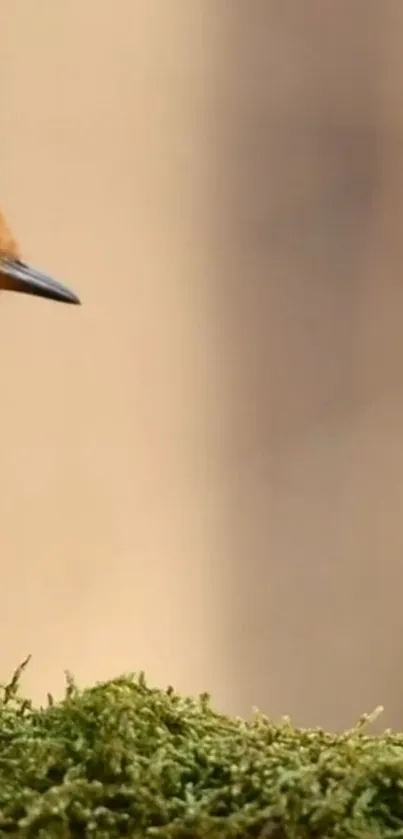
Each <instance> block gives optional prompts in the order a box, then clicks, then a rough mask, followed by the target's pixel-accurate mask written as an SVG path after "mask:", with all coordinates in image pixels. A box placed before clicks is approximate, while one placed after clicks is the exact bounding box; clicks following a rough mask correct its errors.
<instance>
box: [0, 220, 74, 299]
mask: <svg viewBox="0 0 403 839" xmlns="http://www.w3.org/2000/svg"><path fill="white" fill-rule="evenodd" d="M1 289H3V290H5V291H19V292H20V293H21V294H33V295H36V296H37V297H47V298H49V299H50V300H57V301H59V302H60V303H72V304H75V305H78V304H79V303H80V300H79V299H78V297H77V296H76V295H75V294H74V292H73V291H71V290H70V289H69V288H67V287H66V286H64V285H62V283H59V282H57V280H54V279H53V277H49V276H48V275H47V274H43V273H42V272H41V271H38V270H36V269H35V268H32V267H31V266H30V265H27V264H26V263H25V262H23V261H22V259H21V254H20V249H19V246H18V243H17V242H16V240H15V239H14V236H13V235H12V233H11V231H10V228H9V226H8V224H7V221H6V219H5V217H4V215H3V213H1V212H0V290H1Z"/></svg>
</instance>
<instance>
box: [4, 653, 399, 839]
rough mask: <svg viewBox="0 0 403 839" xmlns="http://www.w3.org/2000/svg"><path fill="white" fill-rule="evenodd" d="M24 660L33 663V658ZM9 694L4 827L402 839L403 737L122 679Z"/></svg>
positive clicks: (51, 832) (8, 831) (45, 832)
mask: <svg viewBox="0 0 403 839" xmlns="http://www.w3.org/2000/svg"><path fill="white" fill-rule="evenodd" d="M24 666H25V663H24ZM21 669H22V668H19V670H18V671H17V672H16V674H15V676H14V677H13V680H12V682H11V683H10V684H9V685H7V686H3V687H2V688H1V694H0V717H1V726H0V740H1V748H0V835H4V836H12V837H13V836H18V837H43V839H45V837H52V838H53V837H54V838H55V839H56V837H57V839H59V837H60V838H61V837H80V839H83V838H84V837H94V839H95V837H97V838H98V839H109V837H118V836H127V837H146V836H149V837H178V839H179V838H180V839H182V837H183V839H185V837H186V839H197V837H238V836H239V837H260V839H284V837H290V839H296V837H300V838H301V839H303V837H310V839H312V837H333V836H334V837H336V836H337V837H363V839H364V837H365V839H370V837H374V839H375V837H402V836H403V735H400V734H392V733H390V732H386V733H385V734H383V735H381V736H369V735H368V734H367V733H366V729H365V723H366V722H367V720H368V718H363V719H362V720H361V721H360V723H359V724H358V726H357V727H356V728H355V729H353V730H351V731H348V732H346V733H345V734H342V735H335V734H328V733H326V732H324V731H321V730H302V729H297V728H294V727H293V726H292V725H291V724H290V722H289V721H287V720H285V721H283V722H282V723H281V724H280V725H275V724H274V723H273V722H271V721H270V720H269V719H267V718H266V717H264V716H262V715H260V714H255V715H254V716H253V718H251V720H250V721H244V720H240V719H231V718H229V717H226V716H222V715H219V714H217V713H215V712H214V711H213V710H212V709H211V707H210V703H209V698H208V696H201V697H200V698H199V699H197V700H194V699H189V698H185V697H182V696H180V695H178V694H177V693H175V691H174V690H173V689H172V688H168V689H167V690H158V689H155V688H151V687H148V686H147V684H146V681H145V679H144V676H142V675H140V676H138V677H135V676H133V677H131V676H127V677H126V676H125V677H122V678H119V679H115V680H113V681H110V682H107V683H105V684H99V685H96V686H95V687H92V688H89V689H87V690H82V691H81V690H79V689H78V688H77V687H76V686H75V684H74V682H73V680H72V679H71V678H70V677H68V678H67V688H66V694H65V698H64V699H63V700H62V701H60V702H57V703H54V702H53V701H52V698H51V697H49V702H48V705H47V707H45V708H35V707H33V706H32V704H31V702H30V701H29V700H27V699H24V697H22V696H21V695H20V691H19V678H20V675H21Z"/></svg>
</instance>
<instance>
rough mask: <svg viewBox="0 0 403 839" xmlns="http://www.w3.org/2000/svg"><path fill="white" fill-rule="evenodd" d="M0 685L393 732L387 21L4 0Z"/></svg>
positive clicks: (402, 421) (397, 471) (398, 432)
mask: <svg viewBox="0 0 403 839" xmlns="http://www.w3.org/2000/svg"><path fill="white" fill-rule="evenodd" d="M1 13H2V38H1V49H0V73H1V80H2V94H1V96H2V98H1V102H2V107H1V111H0V121H1V122H0V129H1V130H0V152H1V154H0V183H1V200H2V202H3V204H4V207H5V208H6V209H7V212H8V214H9V218H10V221H11V223H12V225H13V227H14V228H15V229H16V230H17V231H18V234H19V236H20V239H21V241H22V242H23V244H24V252H25V256H26V258H27V259H30V260H31V261H32V262H33V263H34V264H36V265H38V266H42V267H44V268H46V269H47V270H48V271H51V272H53V273H54V274H55V275H56V276H58V277H59V278H60V279H61V280H62V281H63V280H64V281H66V282H68V283H70V284H71V285H72V286H73V287H74V288H75V289H76V290H77V291H78V292H79V293H80V294H81V296H82V299H83V304H84V305H83V307H82V309H80V310H76V309H70V308H68V307H63V306H57V305H55V304H51V303H49V302H43V301H39V300H37V299H28V298H26V299H25V298H23V297H18V296H13V295H7V294H5V295H3V297H2V299H1V306H0V352H1V353H2V358H3V363H2V365H1V366H0V391H1V394H2V402H1V404H2V434H1V438H0V463H1V481H2V503H1V505H0V533H1V562H2V583H1V613H0V614H1V630H2V651H1V656H0V665H1V674H2V678H4V679H5V678H7V676H8V675H9V674H10V672H11V671H12V669H13V668H14V666H15V665H16V664H17V663H18V662H19V661H20V660H21V659H22V658H24V656H25V655H26V654H27V653H28V652H31V653H32V654H33V661H32V663H31V665H30V668H29V671H28V673H27V675H26V678H25V684H26V687H27V689H28V690H29V691H30V692H32V693H33V694H34V696H35V697H39V698H41V697H42V696H43V695H44V693H45V692H46V691H47V690H53V691H55V692H56V693H58V692H59V691H60V690H61V687H62V684H63V678H64V676H63V670H64V668H66V667H67V668H69V669H71V670H72V671H73V672H74V673H75V675H76V677H77V678H78V680H79V681H80V682H82V683H88V682H90V681H92V680H96V679H103V678H106V677H110V676H113V675H117V674H119V673H120V672H121V671H123V670H133V669H145V670H146V671H147V673H148V675H149V678H150V679H151V680H152V681H153V682H157V683H159V684H161V685H163V684H166V683H167V682H170V683H173V684H175V685H176V686H177V687H178V688H179V689H181V690H184V691H189V692H195V691H199V690H204V689H208V690H210V691H211V692H212V694H213V696H214V698H215V704H216V706H218V707H219V708H222V709H224V710H228V711H231V712H239V713H248V712H249V710H250V708H251V706H252V705H253V704H255V705H259V706H260V707H261V708H262V709H264V710H265V711H267V712H268V713H271V714H273V715H274V716H275V717H278V716H279V715H280V714H282V713H290V714H292V716H293V717H294V718H295V720H296V721H297V722H299V723H303V724H307V725H315V724H323V725H326V726H332V727H336V726H337V727H339V726H347V725H351V724H353V723H354V721H355V720H356V718H357V717H358V716H359V714H360V713H361V712H363V711H366V710H368V711H370V710H372V709H373V707H374V706H375V705H377V704H378V703H384V704H385V706H386V711H385V715H384V717H383V720H382V725H386V724H391V725H395V726H398V725H402V724H403V680H402V678H401V676H400V671H401V665H402V657H403V649H402V647H403V641H402V637H403V617H402V609H401V602H402V585H403V277H402V268H401V266H402V263H403V235H402V230H403V190H402V186H403V158H402V139H403V135H402V128H403V99H402V93H403V82H402V79H403V73H402V57H401V55H402V51H401V44H402V38H403V7H402V4H401V2H400V0H390V2H389V3H379V2H378V0H353V2H352V0H326V2H323V0H305V2H304V3H301V2H300V0H281V2H276V0H271V2H265V0H249V2H248V3H243V2H241V0H234V2H232V3H225V2H224V0H218V1H217V0H192V2H189V0H169V2H166V3H162V2H161V1H160V0H117V2H116V3H113V4H112V3H109V2H106V0H101V1H100V0H87V2H85V3H83V2H81V0H69V2H67V0H66V2H59V3H54V2H53V0H36V2H35V3H27V2H26V0H14V2H13V3H6V2H5V0H2V3H1Z"/></svg>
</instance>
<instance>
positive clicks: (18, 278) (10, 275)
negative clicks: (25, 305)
mask: <svg viewBox="0 0 403 839" xmlns="http://www.w3.org/2000/svg"><path fill="white" fill-rule="evenodd" d="M0 288H2V289H5V290H7V291H19V292H20V293H21V294H34V295H36V296H38V297H47V298H48V299H49V300H57V301H59V303H71V304H73V305H76V306H77V305H79V304H80V303H81V301H80V300H79V298H78V297H77V295H76V294H74V292H73V291H71V290H70V289H69V288H67V287H66V286H64V285H62V283H58V282H57V280H54V279H53V278H52V277H48V276H47V274H42V273H41V271H37V270H36V269H35V268H30V267H29V265H25V263H24V262H20V261H19V260H11V259H8V258H7V259H5V258H1V259H0Z"/></svg>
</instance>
